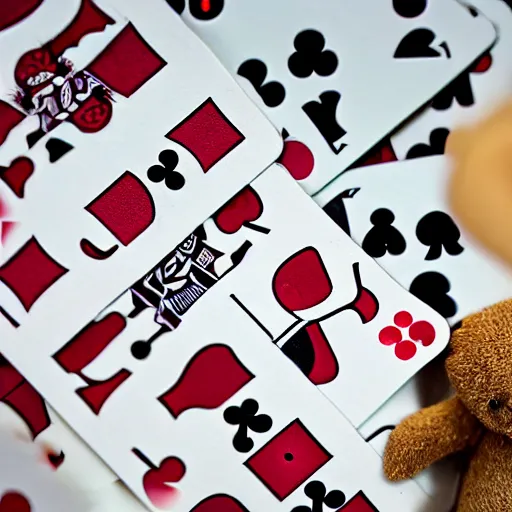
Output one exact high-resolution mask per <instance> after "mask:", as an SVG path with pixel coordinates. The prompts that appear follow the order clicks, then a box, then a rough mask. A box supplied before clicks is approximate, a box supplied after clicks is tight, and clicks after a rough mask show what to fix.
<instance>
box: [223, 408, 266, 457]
mask: <svg viewBox="0 0 512 512" xmlns="http://www.w3.org/2000/svg"><path fill="white" fill-rule="evenodd" d="M259 408H260V406H259V404H258V402H256V400H253V399H252V398H249V399H247V400H244V401H243V403H242V405H241V406H240V407H237V406H235V405H233V406H231V407H228V408H227V409H226V410H225V411H224V419H225V420H226V423H229V424H230V425H238V431H237V433H236V434H235V436H234V437H233V446H234V448H235V450H236V451H238V452H242V453H247V452H250V451H251V450H252V448H253V446H254V441H253V440H252V439H251V438H250V437H249V436H248V435H247V432H248V430H252V431H253V432H258V433H260V434H262V433H264V432H268V431H269V430H270V429H271V428H272V418H271V417H270V416H268V415H266V414H258V415H257V414H256V413H257V412H258V409H259Z"/></svg>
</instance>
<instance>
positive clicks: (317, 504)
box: [292, 480, 345, 512]
mask: <svg viewBox="0 0 512 512" xmlns="http://www.w3.org/2000/svg"><path fill="white" fill-rule="evenodd" d="M304 494H305V495H306V496H307V497H308V498H309V499H310V500H311V506H310V507H309V506H307V505H300V506H299V507H295V508H294V509H293V510H292V512H323V510H324V505H325V506H326V507H327V508H330V509H338V508H340V507H342V506H343V505H344V504H345V494H343V493H342V492H341V491H330V492H327V489H326V488H325V485H324V484H323V483H322V482H319V481H318V480H314V481H313V482H309V484H307V485H306V487H304Z"/></svg>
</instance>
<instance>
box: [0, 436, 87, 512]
mask: <svg viewBox="0 0 512 512" xmlns="http://www.w3.org/2000/svg"><path fill="white" fill-rule="evenodd" d="M39 455H40V454H39V452H38V450H36V449H35V447H34V446H31V445H29V444H27V443H23V442H21V441H19V440H17V439H16V438H15V437H13V436H12V435H11V434H9V433H8V432H6V431H4V430H2V432H1V433H0V458H1V460H2V464H1V466H0V510H1V511H2V512H15V511H16V512H18V511H20V512H21V511H23V512H25V511H26V512H31V511H34V512H69V511H70V510H73V512H75V511H76V512H86V511H89V510H91V509H90V506H89V503H88V501H87V500H86V499H85V497H84V496H82V495H81V494H80V493H77V491H76V489H74V488H73V487H71V486H69V485H66V484H65V483H64V482H62V481H61V480H60V479H59V478H58V477H57V475H56V474H55V473H52V471H51V470H50V468H49V467H48V466H47V465H46V464H44V463H43V462H41V460H40V457H39Z"/></svg>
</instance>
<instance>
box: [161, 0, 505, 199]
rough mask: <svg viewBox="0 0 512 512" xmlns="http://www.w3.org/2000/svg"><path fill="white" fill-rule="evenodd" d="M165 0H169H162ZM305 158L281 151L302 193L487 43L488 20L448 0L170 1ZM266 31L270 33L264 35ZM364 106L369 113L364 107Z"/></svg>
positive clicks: (349, 160)
mask: <svg viewBox="0 0 512 512" xmlns="http://www.w3.org/2000/svg"><path fill="white" fill-rule="evenodd" d="M168 3H169V2H168ZM170 5H171V6H172V7H174V9H175V10H177V12H179V13H180V14H181V15H182V17H183V19H184V20H185V22H186V23H187V24H188V25H189V26H190V27H192V29H193V30H194V31H195V32H196V33H197V34H199V35H200V37H201V38H202V39H203V40H204V41H205V42H206V43H207V44H208V45H209V46H210V47H211V48H212V50H213V51H214V52H215V53H216V55H217V56H218V57H219V58H220V60H221V61H222V62H223V63H224V64H225V65H226V67H227V68H228V69H229V71H231V73H232V74H233V75H235V76H236V77H237V79H238V81H239V83H240V84H241V85H242V86H243V87H244V88H245V89H246V91H247V93H248V94H250V95H251V97H252V98H253V99H254V100H255V101H256V102H257V104H258V105H259V106H260V107H261V108H262V109H263V110H264V112H265V113H266V114H267V115H268V117H269V118H270V119H271V120H272V121H273V123H274V124H275V126H276V127H277V128H278V129H279V130H283V131H286V132H287V133H289V134H290V135H291V136H292V137H293V139H292V140H293V141H294V142H299V143H301V144H303V145H305V146H306V150H307V151H310V155H311V156H312V159H311V158H310V160H311V165H305V164H304V160H303V159H302V158H301V157H299V156H296V153H297V152H300V153H301V155H302V154H303V153H304V152H306V150H304V149H303V148H298V147H297V145H296V144H295V145H292V147H291V148H289V151H288V154H286V153H285V155H283V156H286V160H287V161H288V162H290V161H291V163H293V164H295V165H292V166H291V167H288V166H287V167H288V168H289V170H290V172H291V173H292V175H293V176H294V177H296V179H298V180H299V181H300V184H301V185H302V186H303V188H304V189H305V190H306V191H307V192H308V193H309V194H311V195H312V194H314V193H316V192H318V191H319V190H320V189H321V188H322V187H323V186H324V185H326V184H327V183H328V182H329V181H331V180H332V179H333V178H335V177H336V176H337V175H338V174H340V173H341V172H343V171H344V170H346V169H347V168H348V167H349V166H350V165H351V164H353V163H354V162H355V161H356V160H357V159H359V158H360V157H361V156H362V155H363V154H364V153H366V152H367V151H368V150H369V149H370V148H372V147H373V146H374V145H375V144H376V143H377V142H378V141H379V140H381V139H382V138H383V137H384V136H385V135H386V134H388V133H390V132H391V131H392V130H393V129H394V128H395V127H396V126H397V125H398V124H400V123H401V122H402V121H403V120H404V119H406V118H407V117H409V116H410V115H411V113H413V112H414V111H415V110H417V109H418V108H420V107H421V106H422V105H424V104H425V103H426V102H427V101H428V100H430V99H431V98H432V97H433V96H434V95H435V94H436V93H437V92H438V91H439V90H441V89H442V88H443V87H444V86H446V85H447V84H448V83H449V82H451V81H452V80H453V78H455V77H456V76H457V75H458V74H459V73H460V72H461V71H463V70H464V69H465V68H467V67H468V66H469V65H470V64H471V63H472V62H473V61H474V60H475V59H476V58H477V57H478V56H479V55H481V54H482V53H483V52H484V51H485V50H486V49H488V48H489V47H490V46H491V45H492V43H493V42H494V40H495V38H496V33H495V30H494V28H493V26H492V24H491V23H490V22H489V21H488V20H487V19H485V18H484V17H483V16H481V15H479V14H478V13H476V15H475V13H472V12H469V11H468V9H467V8H466V7H465V6H463V5H461V4H460V3H459V2H456V1H445V0H429V1H428V2H427V1H420V2H414V6H413V7H410V6H408V2H391V1H389V2H382V1H380V0H364V1H360V2H356V4H354V2H350V1H348V0H347V1H338V0H328V1H324V2H322V9H318V6H317V5H316V4H314V3H312V2H309V1H307V0H300V1H297V0H285V1H280V2H273V1H271V0H263V1H259V2H253V1H250V0H237V1H226V2H224V1H216V2H211V1H210V2H199V1H194V0H190V1H185V0H182V1H178V2H170ZM270 35H271V37H270ZM369 112H371V113H372V115H368V113H369Z"/></svg>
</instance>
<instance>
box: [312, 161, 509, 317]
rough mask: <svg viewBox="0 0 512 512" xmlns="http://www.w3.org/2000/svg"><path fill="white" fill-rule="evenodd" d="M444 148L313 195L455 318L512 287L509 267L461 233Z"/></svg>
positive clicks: (363, 171) (407, 283)
mask: <svg viewBox="0 0 512 512" xmlns="http://www.w3.org/2000/svg"><path fill="white" fill-rule="evenodd" d="M448 177H449V166H448V161H447V160H446V159H445V157H443V156H435V157H430V158H422V159H417V160H410V161H407V162H399V163H389V164H385V165H380V166H374V167H364V168H360V169H354V170H353V171H351V172H350V173H347V174H346V175H344V176H341V177H340V178H338V179H337V180H335V181H334V182H333V183H332V184H331V185H329V186H328V187H327V188H326V189H325V190H323V191H322V192H321V193H320V194H318V195H317V196H316V197H315V199H316V201H317V202H318V204H319V205H320V206H322V207H323V208H324V210H325V211H326V212H327V213H328V214H329V215H330V216H331V218H333V219H334V220H335V221H336V222H337V223H338V225H339V226H340V227H341V228H342V229H343V230H344V231H345V232H346V233H349V234H350V236H351V237H352V239H353V240H355V241H356V242H357V243H358V244H359V245H360V246H361V247H362V248H363V250H364V251H365V252H366V253H367V254H368V255H369V256H371V257H372V258H375V260H376V261H377V262H378V263H379V265H381V266H382V268H383V269H384V270H386V271H387V272H388V273H389V274H390V275H391V276H392V277H393V278H394V279H396V280H397V281H398V283H400V284H401V285H402V286H403V287H404V288H405V289H407V290H409V291H410V292H411V293H412V294H413V295H415V296H416V297H418V298H419V299H421V300H422V301H424V302H425V303H426V304H428V305H429V306H431V307H432V308H433V309H435V310H436V311H437V312H439V314H441V315H442V316H444V317H445V318H446V319H447V320H448V321H449V322H450V323H451V324H452V325H453V324H455V323H456V322H458V321H460V320H461V319H462V318H464V317H465V316H467V315H469V314H471V313H474V312H476V311H479V310H480V309H482V308H484V307H487V306H490V305H492V304H494V303H495V302H499V301H501V300H504V299H506V298H508V297H510V295H511V294H512V275H511V273H510V271H509V270H508V269H507V268H505V267H504V265H503V264H502V263H500V262H498V261H497V260H496V258H495V257H494V256H492V255H491V254H489V253H488V252H487V251H486V250H485V249H483V248H481V247H480V246H479V245H477V244H476V243H475V242H473V241H472V240H471V238H470V237H469V236H468V235H467V234H466V233H464V232H463V231H462V230H461V229H460V228H459V226H458V225H457V223H456V219H454V218H453V216H452V214H451V212H450V209H449V207H448V203H447V198H446V196H445V194H446V188H447V180H448Z"/></svg>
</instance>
